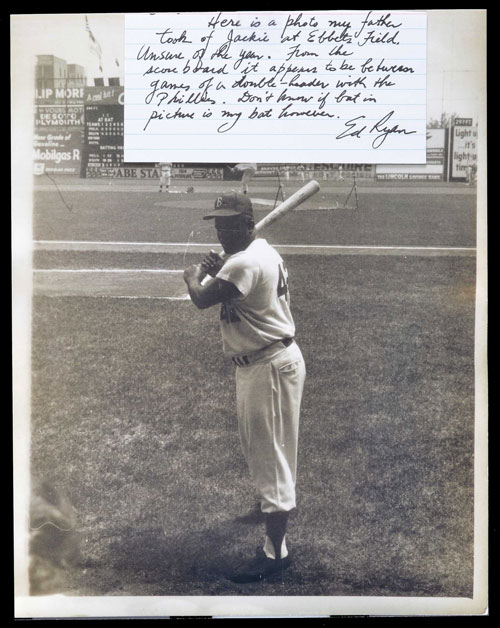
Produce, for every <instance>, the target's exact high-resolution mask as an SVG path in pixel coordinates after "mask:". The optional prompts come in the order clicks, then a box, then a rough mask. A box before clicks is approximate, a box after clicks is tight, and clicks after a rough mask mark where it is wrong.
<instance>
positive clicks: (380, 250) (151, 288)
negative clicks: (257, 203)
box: [33, 240, 476, 301]
mask: <svg viewBox="0 0 500 628" xmlns="http://www.w3.org/2000/svg"><path fill="white" fill-rule="evenodd" d="M33 245H34V246H33V250H35V251H94V252H96V251H108V252H124V253H128V252H136V253H160V252H161V253H181V254H187V253H199V254H200V255H203V254H205V253H206V252H207V251H209V250H210V249H214V248H215V249H216V250H217V249H218V248H220V247H219V245H218V244H215V243H208V244H200V243H161V242H91V241H78V242H74V241H63V240H37V241H35V242H33ZM273 246H274V247H275V248H276V249H277V250H278V252H279V253H281V254H283V255H396V256H425V257H429V256H434V257H435V256H453V257H456V256H460V257H474V256H475V255H476V249H475V248H473V247H429V246H344V245H311V244H286V245H273ZM182 273H183V269H159V268H135V269H127V268H72V269H66V268H48V269H41V268H33V294H34V295H44V296H92V297H108V298H116V299H165V300H169V301H184V300H188V299H189V295H188V293H187V291H186V284H185V283H184V280H183V278H182Z"/></svg>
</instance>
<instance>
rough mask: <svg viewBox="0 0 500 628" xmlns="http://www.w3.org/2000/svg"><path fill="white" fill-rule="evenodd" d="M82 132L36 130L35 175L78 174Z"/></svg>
mask: <svg viewBox="0 0 500 628" xmlns="http://www.w3.org/2000/svg"><path fill="white" fill-rule="evenodd" d="M81 146H82V131H81V130H78V131H75V130H70V131H68V130H65V131H61V130H59V129H57V128H56V129H51V130H47V129H36V130H35V135H34V142H33V163H34V169H35V170H34V171H35V173H40V174H41V173H43V172H47V173H56V174H78V173H79V172H80V164H81Z"/></svg>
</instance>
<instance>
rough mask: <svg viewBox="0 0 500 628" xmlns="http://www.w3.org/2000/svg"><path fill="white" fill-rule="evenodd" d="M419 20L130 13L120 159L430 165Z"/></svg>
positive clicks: (358, 14)
mask: <svg viewBox="0 0 500 628" xmlns="http://www.w3.org/2000/svg"><path fill="white" fill-rule="evenodd" d="M426 34H427V29H426V14H425V12H417V11H408V12H404V11H391V12H389V11H353V12H340V11H313V12H308V11H299V12H297V11H294V12H257V11H256V12H251V11H248V12H244V13H241V12H234V13H229V12H228V13H226V12H224V13H221V12H210V13H156V14H147V13H143V14H141V13H134V14H127V15H126V19H125V120H124V134H125V160H126V161H127V162H159V161H181V162H183V161H186V162H189V161H194V162H197V161H211V162H232V161H235V162H238V161H254V162H256V161H267V162H290V163H294V162H295V163H300V162H305V163H325V162H327V163H329V162H337V163H406V164H410V163H425V149H426Z"/></svg>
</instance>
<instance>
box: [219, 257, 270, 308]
mask: <svg viewBox="0 0 500 628" xmlns="http://www.w3.org/2000/svg"><path fill="white" fill-rule="evenodd" d="M259 274H260V268H259V267H258V266H256V265H253V264H248V261H246V260H245V259H244V257H234V258H229V259H228V260H227V262H226V263H225V264H224V266H223V267H222V268H221V269H220V270H219V272H218V273H217V275H216V277H218V278H219V279H224V280H225V281H229V282H231V283H232V284H233V285H235V286H236V287H237V288H238V290H239V291H240V292H241V297H239V298H238V299H237V300H238V301H243V300H244V299H246V298H247V296H248V295H249V294H250V293H251V292H252V290H253V289H254V287H255V285H256V284H257V281H258V279H259Z"/></svg>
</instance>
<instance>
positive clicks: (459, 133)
mask: <svg viewBox="0 0 500 628" xmlns="http://www.w3.org/2000/svg"><path fill="white" fill-rule="evenodd" d="M469 121H470V124H469ZM457 122H461V124H457ZM464 122H466V124H463V123H464ZM450 162H451V163H450V166H451V167H450V179H451V180H452V181H464V180H469V179H470V170H471V169H475V168H477V126H472V120H471V119H470V118H455V125H454V126H453V128H452V131H451V159H450Z"/></svg>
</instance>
